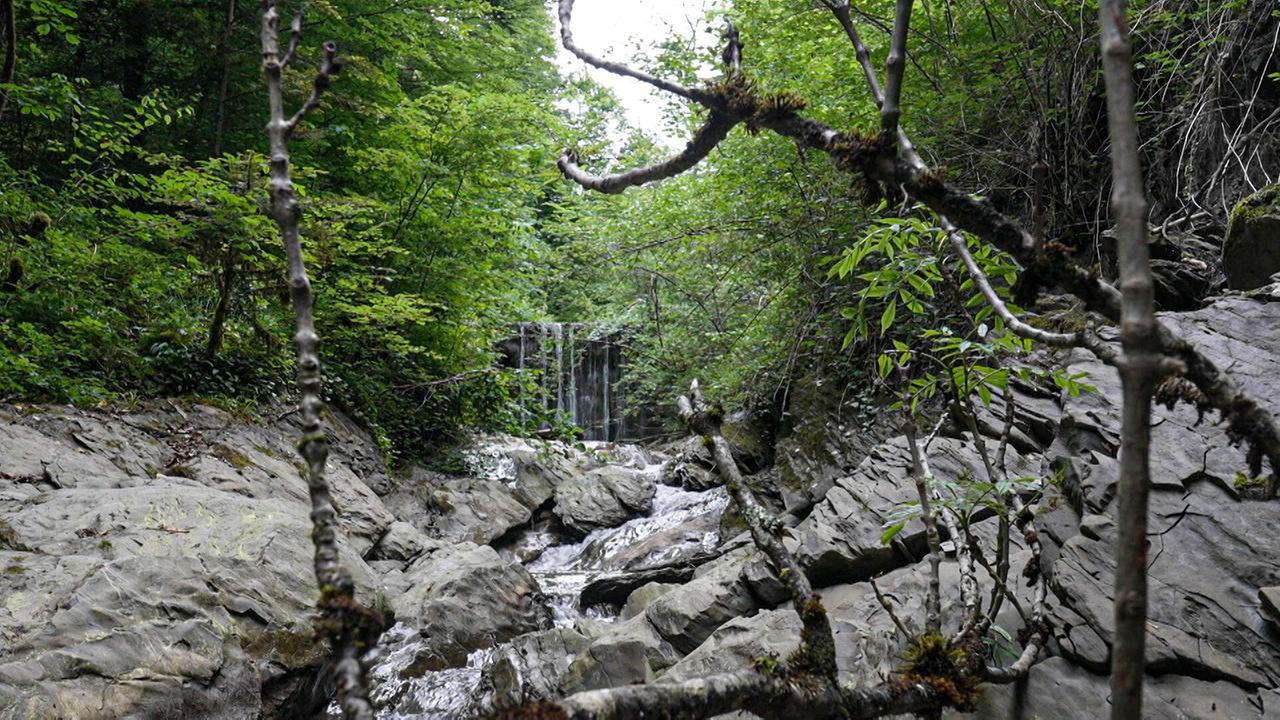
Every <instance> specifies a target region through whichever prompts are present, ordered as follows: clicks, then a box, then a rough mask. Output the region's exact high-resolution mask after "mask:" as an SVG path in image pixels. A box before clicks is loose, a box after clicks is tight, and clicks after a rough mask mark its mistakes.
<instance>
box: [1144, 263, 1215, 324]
mask: <svg viewBox="0 0 1280 720" xmlns="http://www.w3.org/2000/svg"><path fill="white" fill-rule="evenodd" d="M1151 276H1152V279H1153V280H1154V281H1155V294H1156V305H1157V307H1159V308H1160V309H1161V310H1180V311H1181V310H1196V309H1198V308H1199V307H1200V306H1201V305H1202V304H1203V302H1202V301H1203V300H1204V297H1205V296H1206V295H1208V294H1209V288H1210V282H1209V273H1208V270H1201V269H1199V268H1196V267H1194V266H1192V265H1189V264H1187V263H1184V262H1182V261H1180V260H1152V261H1151Z"/></svg>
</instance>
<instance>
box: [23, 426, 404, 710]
mask: <svg viewBox="0 0 1280 720" xmlns="http://www.w3.org/2000/svg"><path fill="white" fill-rule="evenodd" d="M271 415H274V413H272V414H271ZM333 421H334V427H333V431H332V433H331V438H332V439H333V440H334V443H335V451H334V452H333V453H332V454H331V456H330V465H329V474H330V478H331V481H332V485H333V494H334V500H335V505H336V507H337V509H338V512H339V525H340V528H341V529H342V532H340V533H339V534H338V542H339V557H340V562H341V563H342V564H343V565H344V566H345V567H346V568H347V569H348V570H349V571H350V572H351V573H352V576H353V579H354V580H355V582H356V589H357V596H358V598H359V599H360V600H361V601H362V602H364V603H366V604H369V605H376V604H378V596H379V595H380V594H382V593H383V592H384V588H383V584H382V582H381V580H379V578H378V577H377V573H376V572H375V571H374V570H373V569H372V568H370V567H369V566H368V565H367V564H366V563H365V562H364V561H363V560H362V559H361V557H360V554H361V553H362V552H364V551H365V550H367V549H369V548H372V546H373V543H374V541H375V540H377V539H379V538H381V537H382V536H383V535H384V531H385V530H386V529H387V527H388V526H389V525H390V524H391V521H392V519H393V518H392V517H391V515H390V513H388V512H387V511H386V509H385V508H384V507H383V506H382V504H381V501H380V500H379V499H378V498H377V496H376V495H375V494H374V493H373V492H372V491H370V490H369V488H368V487H367V486H366V485H365V484H364V483H363V481H362V480H361V478H360V477H359V476H358V475H357V474H356V473H355V472H354V471H353V470H352V469H351V467H352V466H350V465H348V460H349V458H348V456H347V455H346V450H345V449H344V443H346V442H347V440H348V439H350V438H352V437H354V436H353V435H351V432H352V431H351V429H350V428H348V427H345V426H344V425H343V421H342V420H341V418H340V416H338V415H337V414H334V418H333ZM0 423H3V425H0V448H2V450H0V568H3V572H0V598H2V600H0V603H3V604H2V606H0V717H23V718H25V717H32V716H33V714H34V716H40V717H45V716H47V717H76V718H108V717H110V718H114V717H181V716H183V715H190V716H193V717H211V718H224V717H225V718H242V717H258V716H264V717H271V716H275V715H277V714H278V713H282V712H283V713H289V712H302V713H304V714H309V712H310V711H309V710H307V709H306V708H305V707H304V706H301V705H297V704H294V703H295V702H296V701H297V698H300V697H303V696H304V695H305V694H306V693H303V692H302V691H303V690H304V689H309V688H311V687H312V686H313V680H314V678H315V675H316V672H317V671H318V669H319V667H320V664H321V662H322V661H323V659H324V656H325V653H324V650H323V648H322V647H321V646H320V645H319V644H318V643H317V642H316V640H315V632H314V628H313V626H312V619H313V617H314V603H315V599H316V597H317V596H318V594H319V591H318V589H317V587H316V585H315V580H314V574H313V569H312V561H313V558H312V555H313V548H312V545H311V539H310V534H311V521H310V518H309V512H310V500H309V493H308V489H307V483H306V481H305V480H304V479H303V477H302V475H301V474H300V472H299V467H298V460H297V459H296V456H295V454H294V449H293V442H294V434H293V433H294V430H293V428H292V427H290V426H289V425H288V424H287V423H286V424H284V425H280V424H276V425H259V424H255V423H252V422H249V421H247V420H245V419H242V418H238V417H233V416H231V415H229V414H228V413H226V412H224V411H222V410H218V409H216V408H211V407H207V406H200V405H194V406H180V405H178V404H176V403H164V402H157V403H145V404H143V405H142V406H140V407H138V408H133V409H130V410H129V411H127V412H126V411H115V410H110V409H103V410H76V409H71V408H55V407H38V406H29V407H26V408H23V409H22V410H21V411H18V410H17V409H15V408H9V407H0ZM351 442H352V443H354V444H355V445H358V444H359V440H358V439H354V440H351ZM352 447H354V445H353V446H352ZM362 452H364V453H365V457H366V459H367V458H370V457H373V456H374V455H376V454H377V450H376V447H373V446H368V447H365V448H364V450H363V451H362ZM378 464H379V465H381V460H379V463H378ZM321 700H322V701H323V698H321ZM285 703H289V704H288V705H287V706H285V705H284V704H285ZM19 708H20V709H19Z"/></svg>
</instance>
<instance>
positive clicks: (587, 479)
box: [554, 466, 656, 535]
mask: <svg viewBox="0 0 1280 720" xmlns="http://www.w3.org/2000/svg"><path fill="white" fill-rule="evenodd" d="M655 492H656V488H655V486H654V481H653V478H652V477H651V476H650V475H649V474H647V473H644V472H640V471H636V470H631V469H628V468H623V467H618V466H605V467H601V468H596V469H594V470H591V471H588V472H586V473H584V474H582V475H578V476H576V477H574V478H572V479H571V480H569V481H568V482H565V483H563V484H561V485H560V486H559V487H557V488H556V492H555V509H554V512H555V514H556V516H557V517H559V518H560V521H561V522H563V523H564V525H565V527H567V528H569V529H571V530H573V531H574V532H577V533H579V534H581V535H586V534H588V533H590V532H591V531H592V530H595V529H596V528H609V527H617V526H619V525H621V524H622V523H624V522H626V521H627V520H629V519H631V517H632V516H633V515H637V514H639V515H643V514H646V513H648V512H649V510H650V509H652V507H653V496H654V493H655Z"/></svg>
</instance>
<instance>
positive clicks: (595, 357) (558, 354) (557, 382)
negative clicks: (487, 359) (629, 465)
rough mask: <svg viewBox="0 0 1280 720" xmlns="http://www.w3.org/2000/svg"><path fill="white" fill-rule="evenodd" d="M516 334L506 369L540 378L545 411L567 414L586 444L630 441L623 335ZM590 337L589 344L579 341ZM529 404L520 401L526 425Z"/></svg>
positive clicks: (533, 329) (572, 326) (535, 330)
mask: <svg viewBox="0 0 1280 720" xmlns="http://www.w3.org/2000/svg"><path fill="white" fill-rule="evenodd" d="M514 330H515V337H513V338H511V340H508V341H507V342H506V343H504V346H505V347H506V348H508V350H507V353H508V357H507V362H506V365H507V366H508V367H513V368H515V369H516V370H518V371H520V372H525V371H532V372H537V373H539V374H540V380H539V382H540V384H541V393H540V394H541V397H540V398H537V399H536V402H538V403H540V404H541V405H542V408H543V410H544V411H548V412H549V411H552V410H561V411H563V412H564V413H565V414H566V415H567V416H568V418H569V420H570V421H571V422H572V423H573V424H575V425H577V426H578V427H580V428H582V430H583V434H584V439H585V440H607V441H618V440H622V439H626V438H627V436H626V435H625V433H624V430H625V429H626V427H627V425H626V423H625V422H624V420H623V419H624V417H625V415H626V412H627V407H626V405H625V403H624V402H623V397H622V393H621V392H619V389H618V385H619V383H620V382H621V380H622V375H623V370H624V366H625V357H624V356H623V354H622V348H621V345H620V340H621V338H620V336H619V335H618V334H617V333H613V334H608V333H593V332H592V331H591V329H590V328H589V327H587V326H584V325H581V324H576V323H518V324H516V326H515V328H514ZM584 334H585V337H586V339H585V341H584V342H579V341H578V338H579V337H580V336H583V335H584ZM513 341H514V342H513ZM527 402H528V398H524V397H522V398H520V408H521V419H522V420H526V421H527V420H528V417H529V414H528V406H527V405H526V403H527ZM640 426H641V427H642V426H643V423H641V425H640ZM544 429H545V428H544Z"/></svg>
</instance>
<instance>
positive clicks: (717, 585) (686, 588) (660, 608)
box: [644, 551, 761, 653]
mask: <svg viewBox="0 0 1280 720" xmlns="http://www.w3.org/2000/svg"><path fill="white" fill-rule="evenodd" d="M748 554H749V552H748V551H740V552H737V553H734V555H733V556H725V557H724V558H721V560H720V561H718V563H717V564H716V565H715V566H714V567H710V568H709V569H708V570H707V572H704V573H702V574H701V575H699V576H698V577H696V578H694V579H693V580H692V581H691V582H689V583H687V584H685V585H682V586H680V587H679V588H678V589H676V590H673V591H672V592H669V593H666V594H665V595H663V596H662V597H660V598H658V599H657V600H656V601H654V602H653V604H651V605H650V606H649V607H648V609H647V610H645V613H644V617H646V618H648V620H649V622H650V624H652V625H653V628H654V630H656V631H657V632H658V634H659V635H660V636H661V637H662V638H663V639H664V640H666V641H667V642H669V643H671V645H672V647H674V648H676V650H678V651H679V652H681V653H687V652H690V651H692V650H693V649H694V648H696V647H698V645H701V644H702V641H703V640H706V639H707V637H709V636H710V635H711V633H712V632H713V631H715V629H716V628H718V627H720V626H721V625H722V624H724V623H725V622H727V621H729V620H731V619H732V618H735V617H738V616H741V615H748V614H750V613H753V612H755V611H756V610H757V609H759V608H760V606H761V601H760V600H759V599H758V598H757V597H755V595H753V594H752V593H751V590H750V588H749V586H748V585H747V582H746V581H745V580H744V579H743V577H742V571H743V564H744V563H745V561H746V558H747V556H748Z"/></svg>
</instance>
